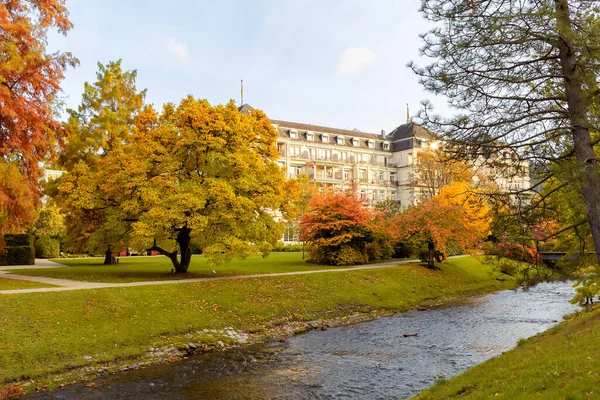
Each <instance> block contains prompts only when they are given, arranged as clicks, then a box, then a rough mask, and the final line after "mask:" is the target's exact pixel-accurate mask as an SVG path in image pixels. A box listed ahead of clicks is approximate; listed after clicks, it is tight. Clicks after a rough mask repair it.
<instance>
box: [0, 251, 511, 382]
mask: <svg viewBox="0 0 600 400" xmlns="http://www.w3.org/2000/svg"><path fill="white" fill-rule="evenodd" d="M288 254H289V253H288ZM439 266H440V268H441V270H439V271H434V270H429V269H426V268H424V267H422V266H420V265H418V264H407V265H401V266H398V267H392V268H382V269H372V270H357V271H345V272H334V273H326V274H310V275H295V276H281V277H258V278H250V279H234V280H229V281H207V282H198V283H179V284H175V285H161V286H142V287H128V288H109V289H94V290H78V291H72V292H61V293H55V292H54V293H52V292H51V293H29V294H10V295H0V366H1V368H0V385H4V386H8V385H11V384H14V383H19V382H21V383H23V382H25V381H29V380H32V379H34V380H39V378H43V377H44V376H46V378H44V379H46V382H48V380H50V382H51V381H52V378H51V375H52V374H59V373H61V372H63V371H66V370H68V369H70V368H77V367H86V366H93V365H94V364H95V363H97V364H98V365H100V364H102V363H107V362H111V361H114V360H124V359H131V360H135V359H137V358H138V357H140V356H142V355H143V354H145V353H146V352H147V351H148V349H149V348H150V347H159V346H165V345H170V344H173V341H172V340H173V338H176V337H181V336H182V335H185V334H187V333H192V332H196V331H199V330H201V329H204V328H209V329H222V328H224V327H228V326H231V327H233V328H235V329H236V330H238V331H245V332H253V333H258V334H260V333H261V332H265V331H266V330H267V329H268V328H269V327H272V326H276V325H280V324H285V323H289V322H292V321H311V320H316V319H327V318H334V317H338V316H343V315H350V314H353V313H356V312H372V311H375V312H382V313H383V312H387V313H389V312H398V311H404V310H408V309H410V308H412V307H415V306H418V305H427V304H435V303H442V302H445V301H449V300H451V299H456V298H461V297H465V296H468V295H475V294H481V293H486V292H491V291H497V290H501V289H506V288H509V287H513V286H514V279H513V278H511V277H508V276H503V278H504V279H503V280H502V281H499V280H497V279H496V277H498V273H497V272H495V271H493V268H492V267H491V266H489V265H485V264H482V263H480V262H479V261H478V260H477V259H476V258H474V257H463V258H456V259H450V260H448V261H447V262H445V263H444V264H440V265H439ZM184 340H185V339H184ZM90 356H91V357H92V359H91V360H90V359H89V358H90ZM2 382H3V383H2Z"/></svg>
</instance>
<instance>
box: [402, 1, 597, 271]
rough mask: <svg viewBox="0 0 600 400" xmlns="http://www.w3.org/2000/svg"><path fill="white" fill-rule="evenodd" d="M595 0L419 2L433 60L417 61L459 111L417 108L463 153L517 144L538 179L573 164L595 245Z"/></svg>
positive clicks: (470, 155)
mask: <svg viewBox="0 0 600 400" xmlns="http://www.w3.org/2000/svg"><path fill="white" fill-rule="evenodd" d="M599 5H600V3H599V2H598V1H583V0H544V1H516V0H423V1H422V7H421V10H422V12H423V15H424V16H425V18H427V19H428V20H430V21H432V22H433V23H434V24H435V25H436V26H435V28H434V29H432V30H431V31H429V32H428V33H426V34H425V35H423V39H424V42H425V44H424V46H423V48H422V52H423V54H424V55H425V56H427V57H430V58H432V59H434V61H433V62H432V63H431V64H430V65H427V66H425V67H418V66H416V65H415V64H411V67H412V69H413V70H414V71H415V72H416V73H417V75H419V76H420V77H421V82H422V84H423V85H424V87H425V88H426V89H427V90H429V91H431V92H433V93H435V94H439V95H443V96H446V97H447V98H448V101H449V104H450V106H451V107H453V108H454V109H456V110H458V111H459V113H458V114H457V115H456V116H454V117H450V118H441V117H438V116H435V115H432V114H431V109H430V107H429V105H428V104H427V103H425V110H424V111H423V112H422V113H421V117H422V118H423V119H424V121H425V124H426V125H428V126H429V127H430V128H431V129H433V130H434V131H436V132H438V133H439V134H441V136H442V139H444V140H446V141H447V142H448V143H449V146H448V149H447V150H451V151H452V152H453V153H454V154H455V155H456V156H457V157H460V158H463V159H471V160H473V159H475V158H482V159H485V158H486V157H487V156H489V155H490V154H492V155H493V154H501V153H502V152H503V150H507V149H511V150H512V155H513V156H514V157H513V158H514V160H513V161H514V162H515V164H517V165H518V164H519V163H521V162H522V161H523V160H525V161H529V162H530V163H531V167H532V169H533V170H535V171H537V172H538V173H539V174H540V176H539V181H542V182H544V181H546V180H548V179H550V177H551V176H552V174H553V168H552V165H553V164H556V163H558V162H561V161H569V162H572V163H573V165H574V166H575V168H573V169H572V176H571V177H570V179H569V180H568V181H567V182H565V187H566V186H570V190H580V191H581V193H582V197H583V199H584V201H585V205H586V219H587V221H588V223H589V226H590V229H591V232H592V237H593V241H594V245H595V248H596V249H599V248H600V167H599V164H598V158H597V156H596V155H595V154H594V145H595V144H596V143H597V140H598V138H597V137H593V136H592V133H593V132H598V118H597V117H598V113H597V112H596V103H597V99H598V93H599V90H598V87H599V86H598V71H599V70H600V69H599V66H600V63H599V59H600V29H599V26H600V25H599V18H598V6H599ZM575 182H577V183H576V184H575ZM572 183H574V185H571V184H572ZM520 192H523V190H520ZM545 196H546V197H547V196H560V192H559V191H553V192H549V193H546V194H545ZM534 204H537V205H543V204H545V201H544V200H542V201H541V202H538V203H534ZM524 210H525V211H527V209H526V208H525V209H524ZM597 257H598V260H600V252H598V253H597Z"/></svg>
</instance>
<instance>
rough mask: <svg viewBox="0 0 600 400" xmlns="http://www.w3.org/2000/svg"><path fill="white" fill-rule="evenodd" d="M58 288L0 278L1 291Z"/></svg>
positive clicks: (44, 284)
mask: <svg viewBox="0 0 600 400" xmlns="http://www.w3.org/2000/svg"><path fill="white" fill-rule="evenodd" d="M50 287H56V286H55V285H48V284H46V283H40V282H32V281H22V280H18V279H10V278H2V277H0V290H16V289H38V288H50Z"/></svg>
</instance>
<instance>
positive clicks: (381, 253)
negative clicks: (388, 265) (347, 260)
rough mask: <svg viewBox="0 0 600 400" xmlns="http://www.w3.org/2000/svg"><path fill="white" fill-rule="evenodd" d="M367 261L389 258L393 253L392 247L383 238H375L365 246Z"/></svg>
mask: <svg viewBox="0 0 600 400" xmlns="http://www.w3.org/2000/svg"><path fill="white" fill-rule="evenodd" d="M365 251H366V252H367V258H368V259H369V261H380V260H389V259H390V258H392V254H394V248H393V247H392V245H391V244H390V242H389V241H388V240H386V239H385V238H381V239H375V240H374V241H373V242H371V243H367V245H366V246H365Z"/></svg>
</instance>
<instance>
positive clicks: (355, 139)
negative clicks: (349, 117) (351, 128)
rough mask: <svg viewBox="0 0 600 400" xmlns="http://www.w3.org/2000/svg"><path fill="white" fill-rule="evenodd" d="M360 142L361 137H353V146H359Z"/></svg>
mask: <svg viewBox="0 0 600 400" xmlns="http://www.w3.org/2000/svg"><path fill="white" fill-rule="evenodd" d="M359 144H360V139H359V138H357V137H355V138H352V146H354V147H358V145H359Z"/></svg>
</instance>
